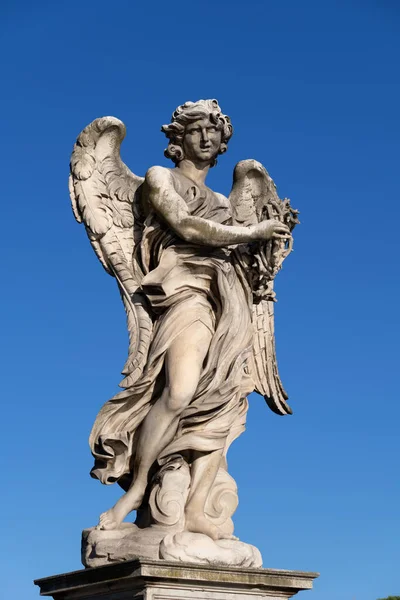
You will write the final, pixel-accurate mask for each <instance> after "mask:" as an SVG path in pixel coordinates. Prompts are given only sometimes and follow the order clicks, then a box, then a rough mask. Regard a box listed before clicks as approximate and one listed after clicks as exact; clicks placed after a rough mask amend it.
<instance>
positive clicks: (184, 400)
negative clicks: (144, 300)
mask: <svg viewBox="0 0 400 600" xmlns="http://www.w3.org/2000/svg"><path fill="white" fill-rule="evenodd" d="M211 337H212V334H211V332H210V330H209V329H208V327H206V326H205V325H204V324H203V323H201V322H200V321H196V322H195V323H193V324H192V325H190V326H189V327H188V328H187V329H185V331H183V332H182V333H181V334H180V335H178V336H177V337H176V338H175V340H174V341H173V342H172V343H171V345H170V347H169V349H168V351H167V354H166V363H165V367H166V387H165V389H164V392H163V394H162V396H161V397H160V399H159V400H157V402H156V403H155V404H154V406H153V407H152V409H151V410H150V412H149V414H148V415H147V417H146V418H145V420H144V421H143V424H142V427H141V431H140V435H139V439H138V444H137V450H136V456H135V470H134V480H133V482H132V485H131V487H130V489H129V490H128V491H127V493H126V494H125V495H124V496H122V498H120V499H119V500H118V502H117V503H116V504H115V505H114V506H113V507H112V508H111V509H110V510H108V511H107V512H105V513H103V514H102V515H101V516H100V522H99V528H101V529H115V528H116V527H118V526H119V525H120V524H121V523H122V521H123V520H124V518H125V517H126V516H127V514H128V513H130V512H131V511H132V510H135V509H136V508H138V507H139V506H140V505H141V503H142V500H143V496H144V493H145V491H146V487H147V484H148V474H149V470H150V468H151V467H152V465H153V463H154V462H155V461H156V460H157V457H158V456H159V455H160V454H161V452H162V451H163V450H164V448H166V446H167V445H168V444H169V443H170V442H171V441H172V440H173V438H174V436H175V433H176V430H177V427H178V424H179V417H180V416H181V414H182V412H183V410H184V409H185V408H186V407H187V406H188V404H189V403H190V402H191V400H192V399H193V396H194V394H195V393H196V389H197V386H198V383H199V379H200V373H201V370H202V367H203V363H204V359H205V357H206V355H207V352H208V349H209V346H210V342H211Z"/></svg>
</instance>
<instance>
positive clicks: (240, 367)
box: [89, 171, 252, 483]
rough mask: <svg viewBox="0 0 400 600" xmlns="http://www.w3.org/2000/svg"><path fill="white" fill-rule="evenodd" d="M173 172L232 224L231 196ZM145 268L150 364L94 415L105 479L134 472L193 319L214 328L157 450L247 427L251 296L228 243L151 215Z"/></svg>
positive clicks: (211, 212)
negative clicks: (185, 399) (196, 376)
mask: <svg viewBox="0 0 400 600" xmlns="http://www.w3.org/2000/svg"><path fill="white" fill-rule="evenodd" d="M171 172H172V173H173V175H174V179H175V185H176V188H177V191H178V193H180V195H181V196H182V197H183V198H184V199H185V200H186V202H187V205H188V208H189V211H190V213H191V214H192V215H196V216H200V217H203V218H205V219H210V220H213V221H216V222H218V223H223V224H229V223H230V220H231V216H230V211H229V207H228V206H227V205H226V200H224V199H223V198H221V197H220V196H218V195H216V194H214V193H213V192H211V190H208V189H204V190H200V189H199V188H198V187H197V186H195V185H194V183H193V182H191V181H190V180H189V179H187V178H186V177H184V176H183V175H178V174H176V172H175V171H171ZM137 250H138V252H140V260H141V264H142V266H143V270H144V272H145V273H146V275H145V277H144V279H143V281H142V289H143V292H144V294H145V295H146V297H147V299H148V301H149V303H150V305H151V308H152V312H153V314H154V315H155V324H154V331H153V338H152V343H151V346H150V350H149V355H148V359H147V363H146V367H145V369H144V372H143V374H142V376H141V377H140V379H139V380H138V381H137V382H136V383H135V385H133V386H132V387H130V388H128V389H126V390H125V391H123V392H121V393H119V394H117V395H116V396H115V397H114V398H112V399H111V400H109V401H108V402H106V404H105V405H104V406H103V408H102V409H101V410H100V412H99V414H98V416H97V418H96V421H95V423H94V426H93V429H92V432H91V435H90V440H89V441H90V445H91V449H92V452H93V455H94V457H95V466H94V468H93V469H92V476H93V477H96V478H98V479H100V480H101V481H102V482H103V483H113V482H115V481H118V480H120V479H121V478H124V477H125V478H126V477H127V476H128V477H130V478H132V470H133V463H134V456H135V443H136V440H137V435H138V430H139V428H140V425H141V423H142V421H143V419H144V418H145V417H146V415H147V414H148V412H149V411H150V410H151V407H152V406H153V404H154V403H156V402H157V400H158V398H160V396H161V393H162V391H163V388H164V387H165V375H164V369H163V365H164V360H165V356H166V353H167V351H168V348H169V346H170V344H171V342H172V341H173V340H174V339H175V338H176V336H178V335H179V334H180V333H182V332H183V331H184V330H185V329H186V328H187V327H190V326H191V325H192V324H193V323H195V322H196V321H201V322H202V323H203V324H204V325H205V326H206V327H208V329H209V330H210V331H211V333H212V339H211V344H210V348H209V352H208V354H207V359H206V361H205V364H204V366H203V370H202V372H201V376H200V381H199V384H198V387H197V391H196V394H195V396H194V398H193V400H192V402H191V403H190V405H189V406H188V407H187V408H186V410H185V411H184V412H183V413H182V415H181V418H180V422H179V427H178V430H177V433H176V435H175V437H174V439H173V440H172V442H171V443H170V444H169V445H168V446H167V447H166V448H164V450H163V452H162V453H161V455H160V456H159V457H158V462H159V463H162V462H163V461H164V460H166V459H167V458H168V456H170V455H172V454H176V453H179V452H185V451H188V450H197V451H201V452H211V451H214V450H221V449H223V450H224V452H226V450H227V448H228V446H229V445H230V443H231V442H232V441H233V440H234V439H235V438H236V437H237V436H238V435H239V434H240V433H241V432H242V431H243V429H244V425H245V418H246V412H247V399H246V395H247V394H248V393H250V392H251V391H252V387H251V381H250V377H249V375H248V369H247V362H248V359H249V356H250V354H251V349H252V346H251V345H252V326H251V297H250V293H249V289H247V287H246V285H245V284H244V283H243V282H242V280H241V279H240V278H239V277H238V275H237V272H236V269H235V266H234V264H233V258H232V256H231V254H230V251H229V250H227V249H221V248H210V247H206V246H194V245H189V244H187V243H186V242H184V241H183V240H180V239H179V238H177V236H175V235H174V234H173V233H171V231H170V230H168V229H167V227H165V226H163V225H162V223H161V222H160V220H159V219H158V218H157V217H156V216H155V215H154V214H152V215H150V216H149V217H148V219H147V220H146V222H145V226H144V230H143V236H142V241H141V244H140V247H139V248H138V249H137Z"/></svg>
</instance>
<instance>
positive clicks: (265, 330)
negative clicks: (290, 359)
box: [229, 160, 298, 415]
mask: <svg viewBox="0 0 400 600" xmlns="http://www.w3.org/2000/svg"><path fill="white" fill-rule="evenodd" d="M229 200H230V202H231V205H232V214H233V219H234V222H235V223H237V224H239V225H243V226H249V225H253V224H255V223H258V222H260V221H261V220H263V219H278V220H280V221H281V222H283V223H286V224H288V225H289V227H290V228H291V230H292V229H293V228H294V226H295V224H296V223H298V219H297V211H294V210H293V209H292V208H291V207H290V203H289V200H288V199H285V200H280V198H279V196H278V194H277V191H276V186H275V184H274V182H273V180H272V179H271V177H270V176H269V174H268V173H267V171H266V170H265V168H264V167H263V166H262V165H261V164H260V163H258V162H257V161H255V160H245V161H241V162H240V163H238V164H237V165H236V167H235V171H234V176H233V186H232V191H231V194H230V196H229ZM291 249H292V248H291V245H286V244H285V243H284V242H282V241H280V240H270V241H269V242H263V243H258V242H257V243H255V244H250V245H248V247H247V252H243V250H242V251H240V252H238V253H237V257H238V261H239V264H240V267H241V269H242V272H245V273H246V276H247V279H248V281H249V284H250V287H251V289H252V292H253V302H254V303H253V359H252V375H253V380H254V389H255V391H257V392H258V393H259V394H261V395H262V396H264V398H265V400H266V402H267V404H268V406H269V407H270V408H271V410H272V411H273V412H275V413H277V414H279V415H286V414H291V413H292V410H291V408H290V406H289V405H288V404H287V402H286V400H287V399H288V395H287V393H286V391H285V389H284V387H283V385H282V382H281V379H280V376H279V371H278V363H277V359H276V349H275V328H274V301H275V293H274V291H273V282H274V277H275V275H276V274H277V272H278V271H279V269H280V268H281V265H282V262H283V260H284V259H285V258H286V256H287V255H288V254H289V253H290V251H291Z"/></svg>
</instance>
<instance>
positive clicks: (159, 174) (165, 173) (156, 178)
mask: <svg viewBox="0 0 400 600" xmlns="http://www.w3.org/2000/svg"><path fill="white" fill-rule="evenodd" d="M171 174H172V169H168V168H167V167H160V166H158V165H155V166H153V167H150V169H148V170H147V173H146V175H145V181H146V183H147V184H149V185H150V186H152V185H157V184H158V183H159V182H160V181H161V182H165V181H166V180H170V181H171Z"/></svg>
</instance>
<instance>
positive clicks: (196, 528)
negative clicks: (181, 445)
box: [185, 450, 236, 540]
mask: <svg viewBox="0 0 400 600" xmlns="http://www.w3.org/2000/svg"><path fill="white" fill-rule="evenodd" d="M222 455H223V450H216V451H214V452H209V453H207V454H200V453H198V454H197V456H195V460H194V461H193V464H192V472H191V486H190V493H189V497H188V501H187V503H186V508H185V528H186V529H187V530H188V531H193V532H194V533H204V534H206V535H208V536H209V537H211V538H212V539H214V540H217V539H223V538H229V539H236V538H234V536H232V535H228V534H226V533H224V532H223V531H221V530H220V529H219V528H218V527H217V526H216V525H214V524H213V523H211V521H210V520H209V519H207V517H206V516H205V505H206V501H207V498H208V495H209V493H210V490H211V488H212V486H213V483H214V481H215V478H216V476H217V473H218V469H219V467H220V465H221V459H222Z"/></svg>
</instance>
